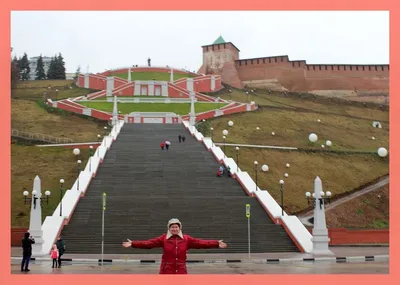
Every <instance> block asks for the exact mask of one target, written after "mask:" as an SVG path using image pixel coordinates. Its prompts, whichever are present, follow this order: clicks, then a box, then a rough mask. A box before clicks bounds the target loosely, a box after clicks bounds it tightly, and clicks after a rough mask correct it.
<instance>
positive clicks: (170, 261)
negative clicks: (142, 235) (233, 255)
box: [122, 219, 227, 274]
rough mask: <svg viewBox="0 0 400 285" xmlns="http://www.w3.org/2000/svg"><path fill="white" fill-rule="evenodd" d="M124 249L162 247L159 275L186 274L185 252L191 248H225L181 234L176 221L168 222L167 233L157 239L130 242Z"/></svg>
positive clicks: (218, 243)
mask: <svg viewBox="0 0 400 285" xmlns="http://www.w3.org/2000/svg"><path fill="white" fill-rule="evenodd" d="M122 246H124V247H136V248H155V247H162V248H163V255H162V258H161V265H160V274H187V269H186V252H187V250H188V249H191V248H226V247H227V245H226V244H225V243H224V242H223V241H222V240H219V241H218V240H201V239H197V238H193V237H191V236H189V235H184V234H182V224H181V222H180V221H179V220H178V219H171V220H169V221H168V231H167V233H166V234H163V235H161V236H159V237H157V238H153V239H149V240H144V241H131V240H129V239H128V241H127V242H124V243H123V244H122Z"/></svg>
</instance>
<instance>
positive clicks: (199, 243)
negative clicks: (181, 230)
mask: <svg viewBox="0 0 400 285" xmlns="http://www.w3.org/2000/svg"><path fill="white" fill-rule="evenodd" d="M187 239H188V248H219V247H221V248H225V247H226V244H225V243H224V242H223V241H222V240H205V239H198V238H194V237H191V236H187Z"/></svg>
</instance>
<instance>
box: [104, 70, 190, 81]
mask: <svg viewBox="0 0 400 285" xmlns="http://www.w3.org/2000/svg"><path fill="white" fill-rule="evenodd" d="M110 76H115V77H120V78H123V79H128V72H127V73H115V74H111V75H110ZM186 77H189V78H192V77H194V76H193V75H191V74H179V73H174V80H178V79H181V78H186ZM131 79H132V81H133V80H153V79H154V80H159V81H169V80H170V75H169V73H168V72H131Z"/></svg>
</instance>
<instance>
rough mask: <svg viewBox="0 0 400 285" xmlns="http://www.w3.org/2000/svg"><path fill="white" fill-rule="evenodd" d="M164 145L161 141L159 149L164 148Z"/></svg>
mask: <svg viewBox="0 0 400 285" xmlns="http://www.w3.org/2000/svg"><path fill="white" fill-rule="evenodd" d="M164 146H165V144H164V143H163V142H162V143H160V147H161V150H164Z"/></svg>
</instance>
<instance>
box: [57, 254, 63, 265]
mask: <svg viewBox="0 0 400 285" xmlns="http://www.w3.org/2000/svg"><path fill="white" fill-rule="evenodd" d="M61 256H62V254H59V255H58V267H61Z"/></svg>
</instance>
